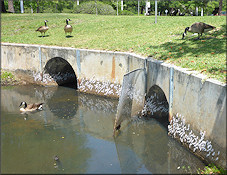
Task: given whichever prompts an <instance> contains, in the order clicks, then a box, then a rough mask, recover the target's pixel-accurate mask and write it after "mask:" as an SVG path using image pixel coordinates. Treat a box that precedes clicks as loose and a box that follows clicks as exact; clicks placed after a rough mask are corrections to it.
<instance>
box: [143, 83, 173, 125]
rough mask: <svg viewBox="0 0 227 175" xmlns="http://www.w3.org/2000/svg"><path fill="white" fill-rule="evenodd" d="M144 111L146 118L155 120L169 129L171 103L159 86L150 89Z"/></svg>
mask: <svg viewBox="0 0 227 175" xmlns="http://www.w3.org/2000/svg"><path fill="white" fill-rule="evenodd" d="M144 111H145V112H144V117H145V118H147V119H148V118H154V119H156V120H157V121H158V122H160V123H161V124H162V125H163V126H164V127H166V128H167V127H168V124H169V119H168V118H169V103H168V101H167V99H166V96H165V93H164V92H163V90H162V89H161V88H160V87H159V86H157V85H154V86H152V87H151V88H150V89H149V91H148V93H147V95H146V97H145V105H144Z"/></svg>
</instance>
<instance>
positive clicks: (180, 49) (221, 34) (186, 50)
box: [149, 25, 226, 60]
mask: <svg viewBox="0 0 227 175" xmlns="http://www.w3.org/2000/svg"><path fill="white" fill-rule="evenodd" d="M179 35H180V34H179V33H175V35H174V36H179ZM195 38H197V35H196V36H195V37H193V38H189V37H185V39H184V40H182V39H175V41H177V42H166V43H163V44H161V45H159V46H152V45H151V46H149V47H150V48H151V49H161V50H164V51H165V52H161V53H159V55H160V59H161V60H166V59H167V58H169V57H170V56H171V57H173V60H177V59H179V58H183V57H184V56H185V55H187V56H191V57H198V56H199V55H203V54H222V53H226V25H222V27H221V28H220V29H219V30H217V31H214V32H213V33H211V34H203V36H202V37H201V38H200V39H199V40H195ZM180 40H182V42H179V41H180ZM155 54H157V53H155ZM151 56H155V55H151Z"/></svg>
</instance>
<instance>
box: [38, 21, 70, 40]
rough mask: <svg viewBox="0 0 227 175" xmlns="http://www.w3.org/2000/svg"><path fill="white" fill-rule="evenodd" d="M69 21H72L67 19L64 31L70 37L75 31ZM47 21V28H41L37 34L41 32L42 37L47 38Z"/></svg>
mask: <svg viewBox="0 0 227 175" xmlns="http://www.w3.org/2000/svg"><path fill="white" fill-rule="evenodd" d="M69 21H71V20H70V19H69V18H67V19H66V25H65V27H64V31H65V34H67V33H70V35H71V34H72V31H73V27H72V26H71V25H69ZM47 22H48V21H47V20H45V21H44V23H45V26H40V27H39V28H38V29H37V30H36V32H40V33H41V35H42V37H44V36H45V33H46V31H47V30H48V29H49V27H48V26H47ZM43 33H44V35H43Z"/></svg>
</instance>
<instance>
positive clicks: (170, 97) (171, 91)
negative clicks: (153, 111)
mask: <svg viewBox="0 0 227 175" xmlns="http://www.w3.org/2000/svg"><path fill="white" fill-rule="evenodd" d="M173 75H174V68H173V67H170V77H169V114H170V116H169V117H170V118H172V115H173V114H172V112H173V111H172V109H173V89H174V84H173Z"/></svg>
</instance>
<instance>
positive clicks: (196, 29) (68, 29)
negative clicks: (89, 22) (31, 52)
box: [36, 18, 216, 39]
mask: <svg viewBox="0 0 227 175" xmlns="http://www.w3.org/2000/svg"><path fill="white" fill-rule="evenodd" d="M69 21H71V20H70V19H69V18H67V19H66V25H65V27H64V31H65V34H67V33H70V35H71V34H72V31H73V27H72V26H71V25H69ZM47 22H48V21H47V20H45V21H44V23H45V26H40V27H39V28H38V29H37V30H36V31H38V32H40V33H41V35H42V34H43V33H44V35H42V37H44V36H45V32H46V31H47V30H48V29H49V27H48V26H47ZM215 28H216V27H214V26H212V25H209V24H206V23H203V22H196V23H194V24H192V25H191V27H186V28H185V31H184V33H183V36H182V39H184V37H185V36H186V33H187V32H192V33H198V38H197V39H200V37H201V36H202V34H203V33H205V32H208V31H210V30H213V29H215Z"/></svg>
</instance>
